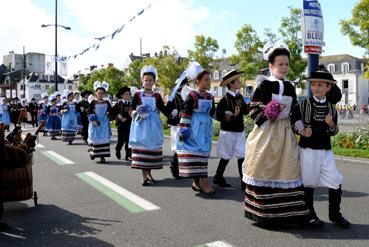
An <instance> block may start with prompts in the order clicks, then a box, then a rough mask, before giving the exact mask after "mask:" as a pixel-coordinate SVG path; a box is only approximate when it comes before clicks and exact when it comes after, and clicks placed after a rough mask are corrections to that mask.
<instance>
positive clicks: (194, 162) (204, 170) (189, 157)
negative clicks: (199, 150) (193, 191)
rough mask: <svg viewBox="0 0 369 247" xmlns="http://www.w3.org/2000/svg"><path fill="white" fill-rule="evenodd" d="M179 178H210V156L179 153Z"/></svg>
mask: <svg viewBox="0 0 369 247" xmlns="http://www.w3.org/2000/svg"><path fill="white" fill-rule="evenodd" d="M177 155H178V168H179V176H180V177H183V178H204V177H207V176H208V159H209V156H208V155H198V154H197V155H196V154H189V153H183V152H181V151H178V153H177Z"/></svg>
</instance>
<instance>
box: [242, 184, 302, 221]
mask: <svg viewBox="0 0 369 247" xmlns="http://www.w3.org/2000/svg"><path fill="white" fill-rule="evenodd" d="M244 209H245V216H246V217H247V218H249V219H251V220H253V221H255V222H257V223H297V222H299V221H303V220H304V219H306V218H307V216H308V214H309V210H308V209H307V207H306V205H305V201H304V191H303V189H302V187H297V188H293V189H281V188H270V187H259V186H253V185H249V184H248V185H246V190H245V206H244Z"/></svg>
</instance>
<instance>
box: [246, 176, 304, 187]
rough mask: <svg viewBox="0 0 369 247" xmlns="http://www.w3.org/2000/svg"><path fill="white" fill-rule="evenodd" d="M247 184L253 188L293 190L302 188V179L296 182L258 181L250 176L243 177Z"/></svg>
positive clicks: (295, 180)
mask: <svg viewBox="0 0 369 247" xmlns="http://www.w3.org/2000/svg"><path fill="white" fill-rule="evenodd" d="M242 180H243V181H244V182H245V183H246V184H250V185H253V186H260V187H271V188H282V189H291V188H297V187H300V186H302V180H301V178H298V179H294V180H284V181H283V180H265V179H257V178H253V177H249V176H243V179H242Z"/></svg>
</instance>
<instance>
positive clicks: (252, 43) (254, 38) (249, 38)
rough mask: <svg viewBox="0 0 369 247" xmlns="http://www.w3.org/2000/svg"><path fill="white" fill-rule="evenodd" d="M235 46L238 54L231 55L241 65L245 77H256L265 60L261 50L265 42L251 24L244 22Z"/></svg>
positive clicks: (237, 35) (233, 60)
mask: <svg viewBox="0 0 369 247" xmlns="http://www.w3.org/2000/svg"><path fill="white" fill-rule="evenodd" d="M234 46H235V48H236V50H237V52H238V54H237V55H233V56H231V60H232V62H234V63H238V64H239V65H240V69H241V70H242V71H243V72H244V75H243V77H244V79H253V78H255V77H256V75H258V73H259V71H260V69H261V68H263V66H264V65H265V62H264V61H263V58H262V56H261V54H260V51H259V50H260V49H261V48H262V46H263V43H262V42H261V40H260V38H259V36H258V35H257V33H256V31H255V30H254V29H253V28H252V26H251V25H250V24H244V25H243V26H242V28H241V30H239V31H238V32H237V34H236V42H235V44H234Z"/></svg>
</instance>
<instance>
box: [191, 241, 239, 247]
mask: <svg viewBox="0 0 369 247" xmlns="http://www.w3.org/2000/svg"><path fill="white" fill-rule="evenodd" d="M196 247H232V245H230V244H227V243H226V242H224V241H215V242H211V243H207V244H202V245H197V246H196Z"/></svg>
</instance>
